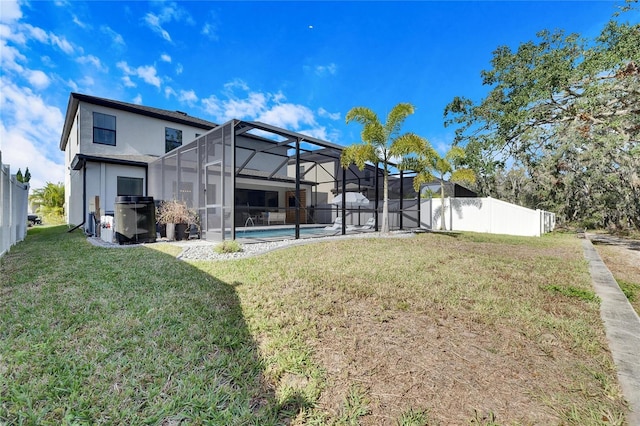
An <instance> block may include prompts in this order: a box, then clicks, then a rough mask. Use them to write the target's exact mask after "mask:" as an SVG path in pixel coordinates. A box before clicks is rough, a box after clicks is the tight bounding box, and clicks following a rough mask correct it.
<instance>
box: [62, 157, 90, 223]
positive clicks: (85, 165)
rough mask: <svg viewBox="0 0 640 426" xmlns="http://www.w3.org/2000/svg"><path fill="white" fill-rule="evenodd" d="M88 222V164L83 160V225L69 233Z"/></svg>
mask: <svg viewBox="0 0 640 426" xmlns="http://www.w3.org/2000/svg"><path fill="white" fill-rule="evenodd" d="M86 221H87V162H86V161H85V160H83V162H82V223H80V225H77V226H75V227H73V228H71V229H70V230H68V231H67V232H73V231H75V230H76V229H78V228H80V227H81V226H83V225H84V224H85V222H86Z"/></svg>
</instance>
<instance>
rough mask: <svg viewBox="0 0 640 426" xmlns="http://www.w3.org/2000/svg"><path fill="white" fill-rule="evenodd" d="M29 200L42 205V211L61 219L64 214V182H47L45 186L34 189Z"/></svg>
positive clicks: (40, 209)
mask: <svg viewBox="0 0 640 426" xmlns="http://www.w3.org/2000/svg"><path fill="white" fill-rule="evenodd" d="M29 201H31V202H33V203H36V204H39V205H40V207H39V209H38V210H39V212H40V213H42V214H43V215H45V216H51V217H53V218H54V221H59V220H61V219H62V217H63V216H64V184H63V183H62V182H59V183H57V184H54V183H51V182H47V184H46V185H45V186H44V187H43V188H36V189H34V190H33V191H32V193H31V195H30V196H29Z"/></svg>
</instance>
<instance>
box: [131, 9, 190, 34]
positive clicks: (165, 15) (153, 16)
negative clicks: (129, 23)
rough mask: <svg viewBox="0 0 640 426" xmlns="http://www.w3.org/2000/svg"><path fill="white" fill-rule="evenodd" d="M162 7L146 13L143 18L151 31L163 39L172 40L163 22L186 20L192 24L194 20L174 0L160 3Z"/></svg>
mask: <svg viewBox="0 0 640 426" xmlns="http://www.w3.org/2000/svg"><path fill="white" fill-rule="evenodd" d="M162 5H163V7H162V8H161V9H160V11H159V12H158V13H152V12H149V13H147V14H146V15H145V16H144V18H143V20H144V22H145V23H146V24H147V26H148V27H149V28H151V30H153V32H155V33H157V34H159V35H160V36H161V37H162V38H163V39H165V40H167V41H168V42H172V40H171V35H170V34H169V32H168V31H167V30H165V29H164V28H163V26H162V25H163V24H167V23H171V22H173V21H175V22H186V23H187V24H189V25H193V24H194V21H193V18H192V17H191V15H189V12H187V11H186V9H184V8H182V7H180V6H179V5H178V4H177V3H175V2H167V3H162Z"/></svg>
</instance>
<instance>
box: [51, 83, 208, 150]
mask: <svg viewBox="0 0 640 426" xmlns="http://www.w3.org/2000/svg"><path fill="white" fill-rule="evenodd" d="M80 101H82V102H87V103H90V104H93V105H100V106H105V107H108V108H114V109H119V110H121V111H128V112H132V113H134V114H139V115H145V116H147V117H153V118H158V119H161V120H165V121H171V122H174V123H180V124H185V125H188V126H193V127H198V128H201V129H203V130H211V129H213V128H214V127H217V126H218V125H217V124H216V123H213V122H211V121H207V120H203V119H201V118H197V117H192V116H190V115H188V114H187V113H184V112H181V111H170V110H166V109H160V108H154V107H148V106H144V105H136V104H131V103H128V102H121V101H116V100H113V99H106V98H99V97H96V96H89V95H83V94H81V93H71V94H70V95H69V103H68V105H67V115H66V117H65V121H64V128H63V129H62V136H61V137H60V150H61V151H64V150H65V149H66V145H67V140H68V139H69V133H70V132H71V125H72V124H73V120H74V117H75V116H76V113H77V111H78V105H79V103H80Z"/></svg>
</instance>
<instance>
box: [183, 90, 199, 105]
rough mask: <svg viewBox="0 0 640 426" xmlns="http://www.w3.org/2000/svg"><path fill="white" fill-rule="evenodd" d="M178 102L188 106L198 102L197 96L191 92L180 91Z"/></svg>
mask: <svg viewBox="0 0 640 426" xmlns="http://www.w3.org/2000/svg"><path fill="white" fill-rule="evenodd" d="M178 100H179V101H180V102H184V103H186V104H188V105H193V104H195V103H196V102H198V96H197V95H196V92H194V91H193V90H181V91H180V95H179V96H178Z"/></svg>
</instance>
